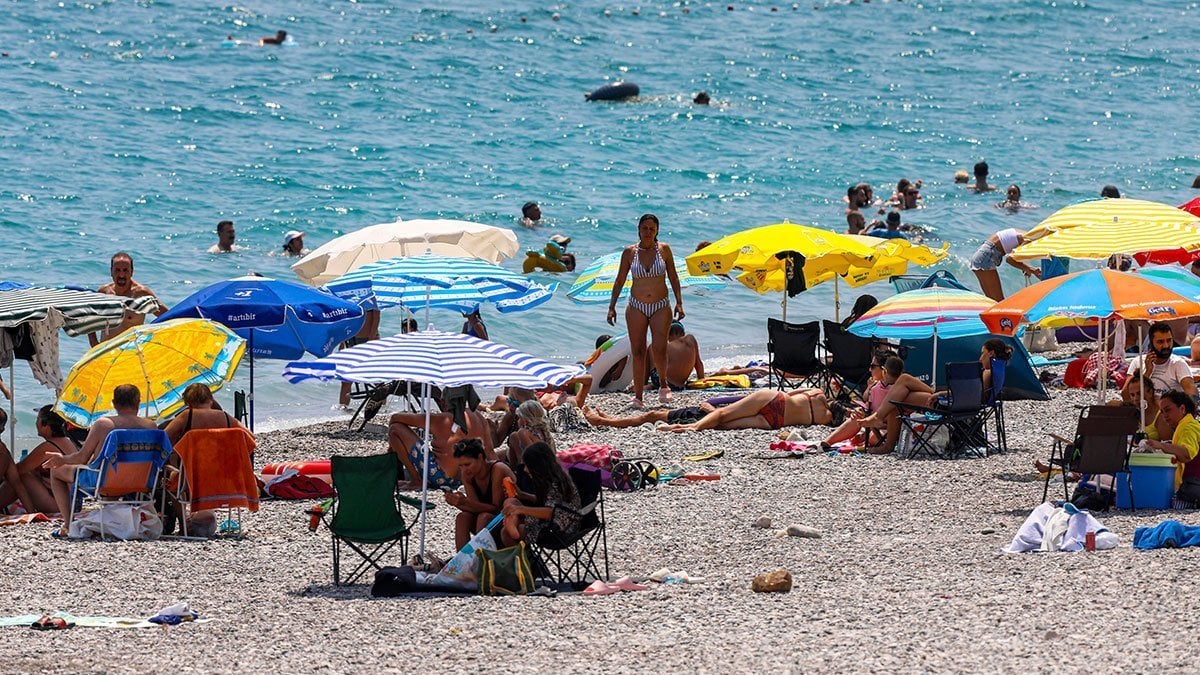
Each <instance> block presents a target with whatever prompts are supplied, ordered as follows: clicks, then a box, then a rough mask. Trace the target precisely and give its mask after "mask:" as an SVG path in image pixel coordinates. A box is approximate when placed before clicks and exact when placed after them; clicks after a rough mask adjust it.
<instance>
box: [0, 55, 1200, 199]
mask: <svg viewBox="0 0 1200 675" xmlns="http://www.w3.org/2000/svg"><path fill="white" fill-rule="evenodd" d="M5 56H8V54H5ZM1192 189H1193V190H1200V176H1196V178H1195V180H1193V181H1192Z"/></svg>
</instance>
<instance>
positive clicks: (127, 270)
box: [88, 251, 167, 347]
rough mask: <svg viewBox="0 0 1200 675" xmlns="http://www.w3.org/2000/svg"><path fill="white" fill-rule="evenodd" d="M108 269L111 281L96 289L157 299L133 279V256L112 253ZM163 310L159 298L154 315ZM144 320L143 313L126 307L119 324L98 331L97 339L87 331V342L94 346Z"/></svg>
mask: <svg viewBox="0 0 1200 675" xmlns="http://www.w3.org/2000/svg"><path fill="white" fill-rule="evenodd" d="M108 271H109V274H111V275H112V283H111V284H104V285H103V286H101V287H100V288H99V289H98V290H99V291H100V292H101V293H107V294H109V295H120V296H122V297H126V298H140V297H143V296H147V295H149V296H150V297H153V298H154V299H155V300H158V297H157V296H155V295H154V291H152V290H150V289H149V287H147V286H143V285H141V284H139V283H138V282H136V281H134V280H133V257H132V256H130V255H129V254H128V253H125V252H124V251H122V252H120V253H117V254H116V255H114V256H113V257H112V260H111V261H109V264H108ZM165 311H167V306H166V305H164V304H163V303H162V301H161V300H159V302H158V309H156V310H154V315H155V316H162V314H163V312H165ZM145 322H146V315H145V314H139V313H138V312H135V311H133V310H130V309H126V310H125V318H124V319H121V324H120V325H118V326H116V327H115V328H108V329H106V330H104V331H103V332H101V333H100V337H99V339H97V337H96V334H95V333H89V334H88V342H90V343H91V344H92V346H93V347H95V346H96V345H98V344H100V343H101V342H104V341H105V340H108V339H109V338H112V337H116V336H117V335H120V334H121V333H122V332H124V331H125V329H127V328H130V327H132V326H137V325H141V324H143V323H145Z"/></svg>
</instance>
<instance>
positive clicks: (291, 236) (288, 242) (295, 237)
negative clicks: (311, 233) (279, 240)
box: [283, 230, 304, 253]
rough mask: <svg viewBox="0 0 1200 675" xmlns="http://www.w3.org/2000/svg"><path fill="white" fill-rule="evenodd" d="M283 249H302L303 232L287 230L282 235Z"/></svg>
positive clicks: (296, 251) (291, 250)
mask: <svg viewBox="0 0 1200 675" xmlns="http://www.w3.org/2000/svg"><path fill="white" fill-rule="evenodd" d="M283 250H285V251H289V252H292V253H299V252H300V251H302V250H304V233H303V232H301V231H299V230H289V231H288V233H287V234H285V235H283Z"/></svg>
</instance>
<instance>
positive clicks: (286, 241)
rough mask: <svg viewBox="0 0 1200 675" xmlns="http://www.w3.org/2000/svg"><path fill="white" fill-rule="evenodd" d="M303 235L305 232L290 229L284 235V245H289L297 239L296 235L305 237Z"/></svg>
mask: <svg viewBox="0 0 1200 675" xmlns="http://www.w3.org/2000/svg"><path fill="white" fill-rule="evenodd" d="M303 236H304V233H303V232H301V231H300V230H289V231H288V233H287V234H285V235H283V245H284V246H287V245H288V244H290V243H292V240H293V239H295V238H296V237H303Z"/></svg>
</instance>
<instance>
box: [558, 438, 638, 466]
mask: <svg viewBox="0 0 1200 675" xmlns="http://www.w3.org/2000/svg"><path fill="white" fill-rule="evenodd" d="M557 454H558V462H559V463H560V464H587V465H588V466H594V467H596V468H597V469H607V470H611V469H612V465H613V463H614V462H619V461H621V460H622V459H625V454H624V453H622V452H621V451H620V450H617V449H615V448H613V446H611V445H599V444H597V443H576V444H575V445H572V446H571V447H569V448H567V449H566V450H559V451H558V453H557Z"/></svg>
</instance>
